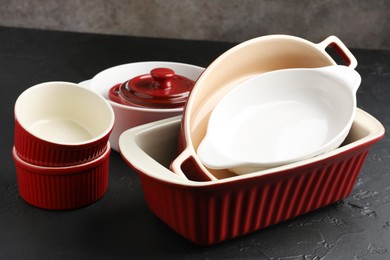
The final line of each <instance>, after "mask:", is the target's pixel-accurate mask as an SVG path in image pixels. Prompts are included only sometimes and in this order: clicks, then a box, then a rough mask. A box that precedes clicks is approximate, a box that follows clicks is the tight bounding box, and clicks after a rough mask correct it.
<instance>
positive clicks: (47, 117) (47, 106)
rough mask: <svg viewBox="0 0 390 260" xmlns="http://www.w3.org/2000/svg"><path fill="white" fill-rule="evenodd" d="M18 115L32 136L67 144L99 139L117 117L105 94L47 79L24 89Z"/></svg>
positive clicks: (17, 103)
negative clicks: (97, 93) (104, 96)
mask: <svg viewBox="0 0 390 260" xmlns="http://www.w3.org/2000/svg"><path fill="white" fill-rule="evenodd" d="M97 115H99V116H97ZM15 118H16V119H17V120H18V122H19V123H20V124H21V126H23V128H24V129H26V130H27V131H28V132H29V133H30V134H32V135H33V136H36V137H38V138H40V139H42V140H45V141H49V142H53V143H57V144H66V145H81V144H84V143H91V142H94V141H96V140H99V139H101V138H103V137H104V136H106V135H107V134H108V133H109V132H110V131H111V129H112V126H113V124H114V121H115V120H114V119H115V118H114V112H113V110H112V108H111V107H110V105H109V103H108V102H107V101H106V100H105V99H104V98H102V97H101V96H99V95H96V93H94V92H92V91H90V90H88V89H85V88H84V87H82V86H80V85H78V84H74V83H69V82H46V83H41V84H38V85H35V86H34V87H31V88H29V89H27V90H26V91H24V92H23V93H22V94H21V95H20V96H19V97H18V99H17V101H16V103H15Z"/></svg>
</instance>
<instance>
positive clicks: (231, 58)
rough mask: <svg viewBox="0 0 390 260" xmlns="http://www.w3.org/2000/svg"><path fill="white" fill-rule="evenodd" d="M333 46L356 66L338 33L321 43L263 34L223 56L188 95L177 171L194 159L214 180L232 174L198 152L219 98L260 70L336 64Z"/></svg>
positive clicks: (176, 164)
mask: <svg viewBox="0 0 390 260" xmlns="http://www.w3.org/2000/svg"><path fill="white" fill-rule="evenodd" d="M332 46H333V47H332ZM329 47H331V48H333V49H334V50H336V52H338V53H340V56H341V57H342V58H343V59H344V60H345V63H346V64H348V65H349V67H350V68H355V67H356V65H357V61H356V59H355V57H354V56H353V55H352V53H351V52H350V51H349V50H348V49H347V48H346V46H345V45H344V44H343V43H342V42H341V41H340V40H339V39H338V38H337V37H335V36H330V37H328V38H326V39H325V40H324V41H322V42H320V43H318V44H315V43H312V42H310V41H307V40H304V39H302V38H299V37H294V36H288V35H267V36H261V37H258V38H254V39H251V40H248V41H246V42H243V43H241V44H238V45H237V46H235V47H233V48H231V49H229V50H228V51H226V52H225V53H223V54H222V55H221V56H219V57H218V58H217V59H216V60H214V61H213V62H212V63H211V64H210V65H209V66H208V67H207V69H206V70H205V71H204V72H203V73H202V75H201V77H199V79H198V81H197V82H196V83H195V86H194V89H193V90H192V92H191V94H190V96H189V98H188V101H187V104H186V109H185V112H184V115H183V122H182V127H181V129H182V132H181V139H180V140H181V142H180V143H179V146H180V150H181V151H182V153H181V154H180V155H178V157H177V159H176V160H175V161H174V162H172V165H171V167H172V169H173V171H174V172H176V173H178V174H184V173H182V172H181V173H180V171H181V169H182V164H183V163H184V162H185V161H187V159H189V158H191V160H193V161H194V162H195V163H196V165H197V167H198V168H199V171H198V172H199V174H200V175H207V176H208V177H209V178H211V179H220V178H225V177H227V176H230V174H231V172H230V171H228V170H225V169H222V170H215V169H210V168H206V167H205V166H204V165H203V164H202V163H201V161H200V160H199V158H198V156H197V154H196V151H197V149H198V146H199V144H200V142H201V141H202V140H203V138H204V136H205V134H206V129H207V124H208V119H209V117H210V114H211V111H212V110H213V109H214V107H215V106H216V104H217V103H218V102H219V100H220V99H221V98H222V97H223V96H224V95H225V94H226V93H227V92H228V91H230V90H231V89H233V88H235V87H236V86H238V85H239V84H240V83H242V82H243V81H245V80H247V79H249V78H251V77H253V76H255V75H258V74H260V73H264V72H269V71H273V70H279V69H288V68H318V67H324V66H330V65H336V62H335V61H334V60H333V58H332V57H331V56H330V55H329V54H328V53H327V51H326V49H327V48H329Z"/></svg>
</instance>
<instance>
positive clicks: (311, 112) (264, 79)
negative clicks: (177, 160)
mask: <svg viewBox="0 0 390 260" xmlns="http://www.w3.org/2000/svg"><path fill="white" fill-rule="evenodd" d="M360 82H361V78H360V75H359V74H358V73H357V72H356V71H355V70H353V69H351V68H348V67H346V66H328V67H323V68H319V69H286V70H278V71H273V72H269V73H264V74H260V75H259V76H254V77H253V78H251V79H249V80H247V81H245V82H243V83H241V84H240V85H239V86H237V87H236V88H234V89H233V90H231V91H230V92H228V93H227V94H226V95H225V96H224V97H223V98H222V99H221V101H220V102H219V103H218V104H217V106H216V107H215V109H214V110H213V112H212V113H211V116H210V120H209V123H208V129H207V133H206V136H205V138H204V139H203V141H202V142H201V144H200V145H199V148H198V150H197V154H198V156H199V159H200V160H201V162H202V163H203V164H204V165H206V166H207V167H209V168H212V169H229V170H231V171H233V172H235V173H237V174H245V173H248V172H252V171H258V170H262V169H265V168H270V167H275V166H279V165H283V164H287V163H291V162H294V161H298V160H302V159H305V158H309V157H313V156H316V155H318V154H321V153H324V152H327V151H329V150H332V149H334V148H337V147H338V146H339V145H340V144H341V143H342V142H343V141H344V139H345V137H346V136H347V134H348V131H349V129H350V127H351V125H352V121H353V118H354V115H355V110H356V95H355V94H356V91H357V89H358V87H359V85H360Z"/></svg>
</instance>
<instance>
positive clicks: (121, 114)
mask: <svg viewBox="0 0 390 260" xmlns="http://www.w3.org/2000/svg"><path fill="white" fill-rule="evenodd" d="M160 67H164V68H170V69H172V70H174V71H175V73H176V74H178V75H182V76H184V77H186V78H189V79H191V80H194V81H196V80H197V79H198V77H199V76H200V74H201V73H202V72H203V70H204V68H202V67H198V66H194V65H190V64H184V63H176V62H164V61H153V62H152V61H151V62H136V63H129V64H123V65H118V66H115V67H112V68H108V69H106V70H104V71H102V72H100V73H98V74H97V75H95V76H94V77H93V78H92V79H91V81H90V82H88V83H89V88H90V89H91V90H93V91H95V92H97V93H99V94H101V95H102V96H103V97H104V98H106V99H107V100H108V91H109V89H110V88H111V87H112V86H114V85H115V84H118V83H122V82H125V81H127V80H129V79H131V78H134V77H136V76H139V75H143V74H149V73H150V71H151V70H152V69H155V68H160ZM109 103H110V104H111V106H112V108H113V109H114V112H115V124H114V128H113V130H112V133H111V135H110V143H111V147H112V149H114V150H116V151H119V147H118V139H119V136H120V134H121V133H123V132H124V131H125V130H127V129H129V128H132V127H135V126H138V125H141V124H145V123H149V122H153V121H157V120H160V119H164V118H169V117H173V116H177V115H181V114H182V112H183V108H169V109H154V108H142V107H133V106H127V105H123V104H119V103H116V102H113V101H111V100H109Z"/></svg>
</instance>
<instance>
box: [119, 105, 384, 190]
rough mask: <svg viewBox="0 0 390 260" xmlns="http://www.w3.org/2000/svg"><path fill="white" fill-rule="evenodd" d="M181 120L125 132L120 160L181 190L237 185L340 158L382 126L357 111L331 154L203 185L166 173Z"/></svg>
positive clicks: (377, 134) (375, 135)
mask: <svg viewBox="0 0 390 260" xmlns="http://www.w3.org/2000/svg"><path fill="white" fill-rule="evenodd" d="M180 123H181V117H180V116H177V117H172V118H168V119H164V120H161V121H157V122H152V123H149V124H145V125H142V126H138V127H135V128H132V129H129V130H127V131H125V132H124V133H123V134H122V135H121V136H120V139H119V146H120V152H121V154H122V156H123V157H124V159H125V160H126V161H127V162H128V163H129V164H131V165H132V167H134V168H135V169H136V170H138V171H140V172H142V173H144V174H146V175H148V176H150V177H152V178H156V179H159V180H161V181H164V182H170V183H175V184H178V185H182V186H186V187H187V186H208V185H217V184H219V183H225V182H232V181H240V180H243V179H248V178H256V177H257V176H261V175H266V174H272V173H277V172H282V171H287V170H290V169H294V168H299V167H304V166H305V165H313V164H315V163H318V162H319V161H321V160H324V159H331V158H333V157H335V156H340V155H342V154H343V153H346V152H347V151H350V150H353V149H357V147H359V146H361V145H363V144H365V143H367V142H371V141H372V140H375V139H377V138H379V137H380V136H382V135H383V134H384V128H383V126H382V124H381V123H380V122H379V121H378V120H376V119H375V118H374V117H372V116H371V115H369V114H368V113H366V112H364V111H363V110H361V109H359V108H357V110H356V114H355V119H354V122H353V125H352V128H351V131H350V132H349V134H348V136H347V138H346V140H345V142H344V144H343V145H342V146H341V147H339V148H337V149H334V150H332V151H329V152H327V153H324V154H321V155H318V156H316V157H312V158H308V159H305V160H301V161H298V162H294V163H290V164H286V165H282V166H278V167H275V168H270V169H266V170H263V171H258V172H253V173H249V174H243V175H233V176H231V177H229V178H225V179H218V180H215V179H214V180H210V181H206V182H204V181H203V182H197V181H191V180H188V179H187V178H186V176H184V175H183V176H182V175H178V174H176V173H174V172H172V171H171V170H169V164H170V163H171V162H172V160H173V159H175V156H176V153H177V134H178V131H179V129H180Z"/></svg>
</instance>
